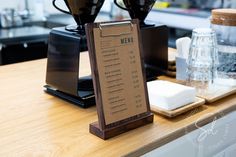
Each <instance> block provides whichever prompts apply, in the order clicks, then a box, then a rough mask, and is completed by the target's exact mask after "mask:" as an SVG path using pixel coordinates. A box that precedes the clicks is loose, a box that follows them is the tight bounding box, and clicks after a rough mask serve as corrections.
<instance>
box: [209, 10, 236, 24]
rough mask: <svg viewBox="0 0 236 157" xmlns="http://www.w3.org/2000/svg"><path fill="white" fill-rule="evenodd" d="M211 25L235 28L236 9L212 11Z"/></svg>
mask: <svg viewBox="0 0 236 157" xmlns="http://www.w3.org/2000/svg"><path fill="white" fill-rule="evenodd" d="M211 15H212V18H211V23H212V24H217V25H225V26H236V9H213V10H212V12H211Z"/></svg>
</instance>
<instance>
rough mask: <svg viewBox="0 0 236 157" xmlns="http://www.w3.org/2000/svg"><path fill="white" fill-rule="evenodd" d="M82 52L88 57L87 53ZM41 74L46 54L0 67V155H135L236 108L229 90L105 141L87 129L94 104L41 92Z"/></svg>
mask: <svg viewBox="0 0 236 157" xmlns="http://www.w3.org/2000/svg"><path fill="white" fill-rule="evenodd" d="M81 58H82V60H83V62H84V63H85V62H88V58H87V54H86V53H83V54H82V56H81ZM86 64H87V63H86ZM82 73H84V74H86V73H89V70H88V68H85V69H84V71H82ZM45 74H46V59H42V60H36V61H30V62H25V63H18V64H12V65H7V66H1V67H0V115H1V116H0V156H17V157H21V156H24V157H25V156H27V157H31V156H44V157H46V156H47V157H51V156H53V157H55V156H60V157H62V156H66V157H67V156H68V157H78V156H101V157H104V156H112V157H114V156H126V155H128V156H139V155H141V154H143V153H145V152H148V151H151V150H152V149H154V148H156V147H159V146H161V145H163V144H165V143H168V142H170V141H172V140H174V139H176V138H178V137H180V136H182V135H184V134H186V133H188V132H191V131H192V130H194V129H196V128H195V126H194V122H196V121H197V120H199V118H201V121H200V122H201V124H202V125H204V124H206V123H209V122H211V121H212V119H213V116H215V115H216V116H218V117H220V116H221V115H222V114H221V113H223V114H224V115H225V114H227V113H228V112H232V111H233V110H236V95H231V96H229V97H227V98H225V99H222V100H220V101H217V102H215V103H213V104H210V105H208V106H203V107H201V108H199V109H196V110H193V111H191V112H188V113H186V114H184V115H181V116H178V117H177V118H174V119H167V118H163V117H161V116H157V115H155V117H154V123H153V124H150V125H146V126H144V127H140V128H138V129H135V130H132V131H129V132H127V133H124V134H122V135H119V136H117V137H115V138H112V139H109V140H106V141H103V140H101V139H99V138H98V137H95V136H94V135H92V134H90V133H89V124H90V123H92V122H94V121H96V120H97V113H96V109H95V107H91V108H89V109H82V108H80V107H77V106H75V105H72V104H70V103H67V102H65V101H63V100H61V99H59V98H56V97H53V96H50V95H48V94H46V93H44V91H43V85H44V84H45ZM209 113H211V114H209ZM198 125H199V123H198Z"/></svg>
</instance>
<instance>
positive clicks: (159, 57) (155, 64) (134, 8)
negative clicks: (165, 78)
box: [114, 0, 168, 80]
mask: <svg viewBox="0 0 236 157" xmlns="http://www.w3.org/2000/svg"><path fill="white" fill-rule="evenodd" d="M155 2H156V0H123V4H124V6H125V7H123V6H121V5H120V4H119V3H118V2H117V0H114V3H115V4H116V5H117V6H118V7H119V8H121V9H124V10H126V11H128V12H129V15H130V17H131V18H132V19H135V18H137V19H139V21H140V32H141V37H142V45H143V52H144V54H143V56H144V63H145V66H146V75H147V76H146V78H147V80H152V79H156V77H157V76H159V75H162V74H165V73H166V72H167V69H168V28H167V26H165V25H163V24H147V23H145V22H144V20H145V18H146V17H147V15H148V13H149V12H150V11H151V9H152V7H153V5H154V4H155Z"/></svg>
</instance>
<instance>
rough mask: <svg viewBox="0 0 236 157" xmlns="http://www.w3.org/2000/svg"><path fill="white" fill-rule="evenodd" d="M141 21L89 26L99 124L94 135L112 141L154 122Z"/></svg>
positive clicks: (89, 43) (94, 125)
mask: <svg viewBox="0 0 236 157" xmlns="http://www.w3.org/2000/svg"><path fill="white" fill-rule="evenodd" d="M138 23H139V22H138V21H137V20H132V21H122V22H113V23H95V24H88V25H86V34H87V40H88V48H89V56H90V63H91V68H92V76H93V84H94V90H95V97H96V105H97V113H98V122H95V123H92V124H90V129H89V130H90V133H92V134H94V135H96V136H98V137H100V138H102V139H108V138H111V137H114V136H117V135H119V134H121V133H124V132H127V131H129V130H132V129H135V128H138V127H140V126H143V125H146V124H149V123H152V122H153V114H152V113H151V111H150V105H149V100H148V96H147V86H146V80H145V77H144V74H145V71H144V70H145V69H144V66H143V62H142V60H141V58H142V56H141V55H142V53H141V50H142V47H141V44H139V41H140V36H139V24H138Z"/></svg>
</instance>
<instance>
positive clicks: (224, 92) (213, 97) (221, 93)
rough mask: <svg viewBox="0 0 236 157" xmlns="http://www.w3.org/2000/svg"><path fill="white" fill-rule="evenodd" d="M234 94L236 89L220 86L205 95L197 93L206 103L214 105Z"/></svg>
mask: <svg viewBox="0 0 236 157" xmlns="http://www.w3.org/2000/svg"><path fill="white" fill-rule="evenodd" d="M234 93H236V87H232V86H231V87H230V86H218V87H215V88H214V89H212V90H209V91H207V92H205V93H201V92H197V96H198V97H200V98H203V99H205V100H206V103H212V102H215V101H217V100H219V99H222V98H224V97H226V96H229V95H231V94H234Z"/></svg>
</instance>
